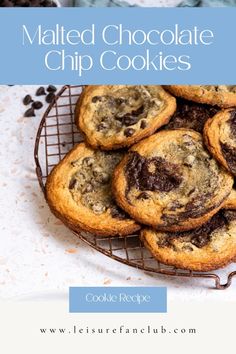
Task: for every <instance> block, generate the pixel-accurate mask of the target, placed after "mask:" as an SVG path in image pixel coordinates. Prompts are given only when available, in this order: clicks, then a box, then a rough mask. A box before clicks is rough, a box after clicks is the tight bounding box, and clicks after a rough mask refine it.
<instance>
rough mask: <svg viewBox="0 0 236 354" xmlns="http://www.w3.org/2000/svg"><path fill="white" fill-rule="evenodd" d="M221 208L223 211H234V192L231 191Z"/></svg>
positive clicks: (235, 206) (235, 203)
mask: <svg viewBox="0 0 236 354" xmlns="http://www.w3.org/2000/svg"><path fill="white" fill-rule="evenodd" d="M223 208H225V209H236V190H235V188H233V189H232V191H231V193H230V195H229V197H228V198H227V199H226V201H225V202H224V205H223Z"/></svg>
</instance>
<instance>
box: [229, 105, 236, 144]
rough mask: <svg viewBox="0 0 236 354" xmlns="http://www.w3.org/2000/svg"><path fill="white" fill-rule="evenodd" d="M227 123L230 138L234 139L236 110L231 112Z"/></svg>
mask: <svg viewBox="0 0 236 354" xmlns="http://www.w3.org/2000/svg"><path fill="white" fill-rule="evenodd" d="M229 123H230V130H231V133H232V136H233V138H236V110H234V111H232V112H231V114H230V121H229Z"/></svg>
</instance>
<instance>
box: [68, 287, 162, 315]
mask: <svg viewBox="0 0 236 354" xmlns="http://www.w3.org/2000/svg"><path fill="white" fill-rule="evenodd" d="M69 312H70V313H122V312H125V313H166V312H167V289H166V288H165V287H70V288H69Z"/></svg>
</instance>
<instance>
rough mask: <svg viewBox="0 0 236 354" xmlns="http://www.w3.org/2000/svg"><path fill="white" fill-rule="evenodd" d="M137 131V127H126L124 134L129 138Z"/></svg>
mask: <svg viewBox="0 0 236 354" xmlns="http://www.w3.org/2000/svg"><path fill="white" fill-rule="evenodd" d="M134 133H135V129H133V128H126V129H125V130H124V135H125V136H126V137H127V138H128V137H130V136H132V135H133V134H134Z"/></svg>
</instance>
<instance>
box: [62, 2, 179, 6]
mask: <svg viewBox="0 0 236 354" xmlns="http://www.w3.org/2000/svg"><path fill="white" fill-rule="evenodd" d="M97 1H98V2H99V0H97ZM125 1H126V2H127V3H129V4H130V5H134V4H136V5H138V6H145V7H173V6H177V5H178V4H179V3H180V2H181V0H125ZM59 2H60V4H61V5H62V6H71V4H73V0H59Z"/></svg>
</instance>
